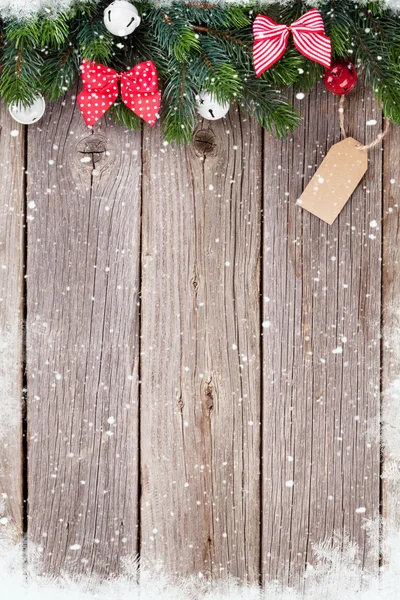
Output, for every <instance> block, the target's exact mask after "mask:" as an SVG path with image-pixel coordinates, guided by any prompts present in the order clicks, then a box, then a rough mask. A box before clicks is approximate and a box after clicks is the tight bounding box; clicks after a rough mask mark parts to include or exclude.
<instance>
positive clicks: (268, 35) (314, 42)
mask: <svg viewBox="0 0 400 600" xmlns="http://www.w3.org/2000/svg"><path fill="white" fill-rule="evenodd" d="M290 32H292V34H293V41H294V45H295V46H296V48H297V50H298V51H299V52H301V54H304V56H306V57H307V58H309V59H310V60H313V61H314V62H317V63H320V64H321V65H323V66H324V67H326V68H329V67H330V65H331V40H330V39H329V38H328V37H327V36H326V35H325V30H324V22H323V20H322V17H321V13H320V12H319V11H318V10H317V9H316V8H313V9H312V10H309V11H308V12H306V14H305V15H303V16H302V17H300V19H297V21H294V23H292V24H291V25H289V26H288V25H278V23H275V21H273V20H272V19H270V18H269V17H266V16H264V15H258V16H257V17H256V19H255V21H254V23H253V34H254V46H253V60H254V68H255V70H256V75H257V77H259V76H260V75H261V74H262V73H264V71H266V70H267V69H269V68H270V67H272V65H273V64H275V63H276V62H277V61H278V60H279V59H280V58H281V57H282V56H283V54H284V53H285V50H286V48H287V45H288V40H289V34H290Z"/></svg>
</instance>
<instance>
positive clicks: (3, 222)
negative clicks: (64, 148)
mask: <svg viewBox="0 0 400 600" xmlns="http://www.w3.org/2000/svg"><path fill="white" fill-rule="evenodd" d="M24 165H25V143H24V129H23V127H22V126H20V125H18V123H16V122H15V121H14V120H13V119H12V118H11V117H10V115H9V113H8V111H7V109H6V107H5V106H4V105H3V106H1V108H0V176H1V194H0V267H1V268H0V403H1V421H0V515H2V516H4V518H6V519H9V520H10V521H11V522H12V523H13V525H14V526H15V527H16V531H17V533H18V534H21V532H22V374H23V336H22V330H23V289H24V283H23V282H24V279H23V261H24V254H25V250H24V235H23V232H24V221H25V216H24V196H25V189H24V187H25V186H24V168H25V166H24Z"/></svg>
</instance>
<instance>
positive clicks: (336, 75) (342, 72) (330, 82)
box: [323, 60, 357, 96]
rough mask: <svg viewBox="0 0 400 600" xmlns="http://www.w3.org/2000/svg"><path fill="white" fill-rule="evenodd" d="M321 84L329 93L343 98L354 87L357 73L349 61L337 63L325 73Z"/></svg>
mask: <svg viewBox="0 0 400 600" xmlns="http://www.w3.org/2000/svg"><path fill="white" fill-rule="evenodd" d="M323 82H324V85H325V87H326V89H327V90H328V91H329V92H332V94H338V95H339V96H344V94H348V93H349V92H351V90H352V89H353V88H354V86H355V85H356V83H357V71H356V69H355V67H354V65H353V64H352V63H351V62H350V61H349V60H344V61H343V60H342V61H338V62H336V63H334V64H333V65H332V66H331V67H330V69H328V70H327V71H326V73H325V75H324V77H323Z"/></svg>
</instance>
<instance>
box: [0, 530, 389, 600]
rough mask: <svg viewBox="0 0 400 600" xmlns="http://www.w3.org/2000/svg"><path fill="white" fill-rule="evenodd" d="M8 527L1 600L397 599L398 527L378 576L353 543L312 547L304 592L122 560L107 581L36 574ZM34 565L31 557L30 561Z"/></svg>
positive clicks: (2, 538)
mask: <svg viewBox="0 0 400 600" xmlns="http://www.w3.org/2000/svg"><path fill="white" fill-rule="evenodd" d="M8 529H9V528H8V527H7V526H5V527H4V526H3V527H1V529H0V582H1V583H0V589H1V598H2V600H53V599H54V598H57V600H121V599H123V600H155V599H157V600H300V599H302V600H303V599H304V598H305V599H306V600H321V598H323V599H324V600H342V599H343V598H346V600H398V598H399V590H398V586H399V581H400V531H396V532H393V533H392V534H391V535H389V536H387V539H386V542H385V545H384V546H385V547H384V548H383V550H384V552H385V553H387V555H389V556H390V557H391V560H390V562H389V563H388V564H387V565H385V566H384V567H383V568H382V569H381V572H380V573H379V575H378V574H377V573H374V574H372V573H369V572H367V571H366V570H363V569H362V568H361V566H360V563H359V561H358V559H357V547H356V546H355V545H354V544H352V543H351V542H350V541H349V540H348V539H339V538H336V539H335V540H334V541H333V542H329V543H324V544H320V545H318V546H316V547H315V548H314V551H315V556H316V566H315V567H313V568H312V569H308V570H307V572H306V573H305V574H304V578H305V594H304V595H303V593H301V592H299V591H296V590H294V589H289V588H283V587H282V586H280V585H279V584H277V583H275V584H274V583H271V584H268V585H267V586H266V587H265V588H264V589H260V588H259V587H256V586H243V585H240V584H238V583H237V582H235V581H234V580H226V579H225V580H220V581H217V582H212V583H211V582H208V581H205V580H204V579H203V580H202V579H199V578H197V577H189V578H186V579H183V578H182V579H173V578H172V577H169V576H168V575H166V574H164V573H163V572H162V570H157V569H153V570H152V571H150V570H143V569H141V571H140V573H139V571H138V568H137V562H136V561H135V560H133V559H132V560H126V561H125V563H124V574H123V575H121V576H120V577H118V578H115V579H112V580H109V581H102V582H101V581H99V580H96V579H95V577H93V576H92V577H87V578H84V577H81V578H74V577H71V576H69V575H64V576H61V577H58V578H54V577H46V576H43V575H42V574H41V571H40V562H37V563H36V565H35V566H32V565H30V566H29V567H28V568H27V566H26V565H24V564H23V561H22V558H21V557H22V551H21V550H22V548H21V544H16V543H13V541H12V539H11V537H12V536H11V535H10V534H11V533H12V532H11V531H10V532H9V533H10V534H9V535H7V530H8ZM32 562H33V563H35V561H32Z"/></svg>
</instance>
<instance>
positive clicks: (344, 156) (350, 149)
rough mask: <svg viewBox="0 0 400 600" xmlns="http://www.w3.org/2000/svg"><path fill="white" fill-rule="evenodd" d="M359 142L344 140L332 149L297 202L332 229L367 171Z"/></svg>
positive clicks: (365, 159) (365, 157)
mask: <svg viewBox="0 0 400 600" xmlns="http://www.w3.org/2000/svg"><path fill="white" fill-rule="evenodd" d="M360 145H361V144H360V142H357V140H354V139H353V138H346V139H345V140H342V141H341V142H339V143H338V144H335V145H334V146H332V148H331V149H330V150H329V152H328V154H327V155H326V156H325V158H324V160H323V161H322V163H321V165H320V167H319V168H318V170H317V172H316V173H315V175H314V176H313V178H312V179H311V181H310V183H309V184H308V185H307V187H306V189H305V190H304V192H303V193H302V195H301V196H300V198H299V199H298V200H297V203H298V204H299V206H301V208H305V209H306V210H308V211H309V212H310V213H312V214H313V215H315V216H316V217H319V218H320V219H322V220H323V221H325V222H326V223H328V224H329V225H332V223H333V222H334V220H335V219H336V217H337V216H338V214H339V213H340V211H341V210H342V208H343V207H344V205H345V204H346V202H347V200H348V199H349V198H350V196H351V195H352V193H353V192H354V190H355V189H356V187H357V186H358V184H359V183H360V181H361V179H362V178H363V176H364V174H365V173H366V171H367V168H368V153H367V151H366V150H357V146H360Z"/></svg>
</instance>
